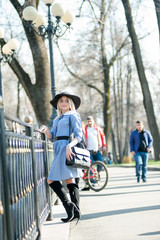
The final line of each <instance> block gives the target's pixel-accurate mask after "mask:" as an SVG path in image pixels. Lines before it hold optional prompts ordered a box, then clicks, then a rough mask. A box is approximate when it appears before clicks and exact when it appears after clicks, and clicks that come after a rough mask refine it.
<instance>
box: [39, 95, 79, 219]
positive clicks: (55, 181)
mask: <svg viewBox="0 0 160 240" xmlns="http://www.w3.org/2000/svg"><path fill="white" fill-rule="evenodd" d="M50 103H51V104H52V105H53V107H55V108H56V109H57V110H58V117H57V118H56V119H55V120H54V122H53V127H52V129H51V131H49V129H48V127H46V126H42V127H41V131H42V132H44V133H45V134H46V136H47V138H48V139H50V140H52V141H53V142H54V160H53V162H52V165H51V168H50V172H49V176H48V181H47V182H48V184H49V186H50V187H51V188H52V189H53V190H54V192H55V193H56V194H57V196H58V197H59V198H60V200H61V201H62V203H63V206H64V208H65V210H66V212H67V214H68V216H67V218H63V219H61V220H62V221H63V222H69V221H72V220H73V219H75V218H77V219H78V220H79V219H80V210H79V189H78V185H77V184H75V181H74V179H75V178H79V177H80V176H81V170H80V169H77V168H72V167H68V166H67V165H66V158H67V159H68V160H70V159H71V158H72V155H74V153H73V152H72V150H71V147H73V146H74V145H76V144H77V143H78V142H80V141H81V140H82V130H81V119H80V115H79V114H78V113H77V112H76V109H77V108H78V107H79V106H80V103H81V100H80V98H79V97H78V96H76V95H73V94H70V93H67V92H62V93H60V94H57V95H56V96H55V97H54V98H53V100H52V101H50ZM71 134H74V138H73V140H72V141H71V142H69V137H70V136H71ZM62 180H65V182H66V184H67V187H68V189H69V194H70V197H71V201H72V202H70V201H69V199H68V197H67V194H66V192H65V189H64V188H63V186H62V184H61V183H60V181H62ZM77 222H78V221H77Z"/></svg>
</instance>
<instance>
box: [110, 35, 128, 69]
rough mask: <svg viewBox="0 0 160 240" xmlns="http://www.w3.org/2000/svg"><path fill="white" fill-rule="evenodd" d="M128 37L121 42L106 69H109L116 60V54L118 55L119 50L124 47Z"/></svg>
mask: <svg viewBox="0 0 160 240" xmlns="http://www.w3.org/2000/svg"><path fill="white" fill-rule="evenodd" d="M128 37H129V35H128V36H127V37H126V38H125V40H124V41H123V42H122V44H121V46H120V47H119V48H118V49H117V51H116V53H115V55H114V56H113V57H112V58H111V59H110V61H109V64H108V67H109V68H110V67H111V66H112V65H113V63H114V61H115V60H116V58H117V56H118V54H119V53H120V51H121V49H122V48H123V47H124V46H125V45H126V42H127V39H128Z"/></svg>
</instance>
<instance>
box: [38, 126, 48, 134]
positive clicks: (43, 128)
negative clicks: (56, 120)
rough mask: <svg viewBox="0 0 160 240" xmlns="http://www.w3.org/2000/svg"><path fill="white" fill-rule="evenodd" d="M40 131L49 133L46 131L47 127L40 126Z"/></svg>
mask: <svg viewBox="0 0 160 240" xmlns="http://www.w3.org/2000/svg"><path fill="white" fill-rule="evenodd" d="M40 131H41V132H44V133H46V131H49V129H48V127H47V126H45V125H42V126H41V127H40Z"/></svg>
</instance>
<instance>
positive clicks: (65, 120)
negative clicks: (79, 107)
mask: <svg viewBox="0 0 160 240" xmlns="http://www.w3.org/2000/svg"><path fill="white" fill-rule="evenodd" d="M69 123H70V126H69ZM72 133H73V134H74V137H75V138H77V139H78V141H79V142H80V141H81V140H82V130H81V118H80V115H79V114H78V113H77V112H73V111H68V112H66V113H65V114H63V115H61V117H60V118H57V119H55V120H54V122H53V127H52V130H51V134H52V138H51V139H50V140H52V139H53V138H54V137H59V136H70V135H71V134H72ZM68 144H69V140H58V141H55V142H54V145H53V148H54V160H53V162H52V165H51V168H50V171H49V176H48V179H50V180H53V181H62V180H66V179H69V178H77V177H81V176H82V170H81V169H77V168H73V167H68V166H67V165H66V146H67V145H68Z"/></svg>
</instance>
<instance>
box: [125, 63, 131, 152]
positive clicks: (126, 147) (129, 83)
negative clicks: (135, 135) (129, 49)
mask: <svg viewBox="0 0 160 240" xmlns="http://www.w3.org/2000/svg"><path fill="white" fill-rule="evenodd" d="M127 68H128V75H127V84H126V94H127V106H126V115H127V116H126V129H125V144H124V151H123V156H129V126H130V95H131V92H130V88H131V67H130V65H129V64H128V66H127Z"/></svg>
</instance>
